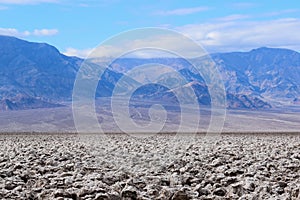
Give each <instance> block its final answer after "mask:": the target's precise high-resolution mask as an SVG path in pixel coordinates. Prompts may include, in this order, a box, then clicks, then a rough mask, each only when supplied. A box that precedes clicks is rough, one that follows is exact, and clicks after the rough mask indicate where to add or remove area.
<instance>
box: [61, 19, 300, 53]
mask: <svg viewBox="0 0 300 200" xmlns="http://www.w3.org/2000/svg"><path fill="white" fill-rule="evenodd" d="M236 16H237V17H232V18H231V19H230V17H227V20H220V19H217V20H214V21H210V22H207V23H202V24H190V25H185V26H181V27H176V28H174V29H175V30H177V31H179V32H180V33H183V34H184V35H186V36H189V37H190V38H192V39H193V40H194V41H196V42H197V43H198V44H200V45H201V46H203V47H204V48H205V49H206V50H207V51H208V52H210V53H213V52H229V51H248V50H251V49H254V48H259V47H263V46H267V47H277V48H289V49H293V50H296V51H299V50H300V34H299V32H300V19H297V18H283V19H277V20H265V21H255V20H249V19H247V21H245V20H240V18H241V17H240V16H238V15H236ZM224 18H226V17H224ZM124 41H125V42H123V41H120V42H119V41H117V42H115V45H105V46H101V47H99V48H97V52H96V53H95V52H93V49H85V50H78V49H73V48H69V49H67V51H66V52H65V54H66V55H72V56H78V57H83V58H85V57H87V56H88V55H89V54H90V53H91V52H93V53H94V54H93V56H94V57H109V56H112V55H113V56H114V55H118V54H121V53H122V52H126V49H134V48H136V49H139V48H140V47H145V46H148V47H157V46H162V47H164V49H167V50H172V51H174V52H180V53H181V54H182V55H186V53H188V54H189V55H188V56H187V57H189V56H191V57H192V56H194V55H199V49H198V48H195V46H190V44H189V43H187V42H185V40H183V39H181V38H178V37H172V36H170V35H156V36H153V37H151V38H142V39H134V38H133V39H132V38H131V39H129V40H127V41H126V40H124ZM197 51H198V52H197ZM200 53H203V52H200ZM135 55H137V56H141V57H149V54H148V52H146V51H140V52H138V51H137V52H136V54H135ZM152 55H153V54H152ZM156 55H157V54H156ZM160 56H162V57H163V54H160V55H159V54H158V56H157V57H160ZM150 57H151V55H150Z"/></svg>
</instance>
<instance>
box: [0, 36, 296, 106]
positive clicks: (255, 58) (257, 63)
mask: <svg viewBox="0 0 300 200" xmlns="http://www.w3.org/2000/svg"><path fill="white" fill-rule="evenodd" d="M212 59H213V60H214V61H215V63H216V64H217V66H218V68H219V70H220V72H221V75H222V77H223V80H224V84H225V87H226V92H227V103H228V107H229V108H251V109H252V108H254V109H256V108H269V107H270V106H271V104H273V103H274V102H275V103H276V102H290V103H294V104H298V102H299V97H300V54H299V53H297V52H294V51H291V50H286V49H270V48H259V49H256V50H252V51H250V52H244V53H241V52H234V53H222V54H213V55H212ZM82 62H83V60H82V59H80V58H76V57H68V56H65V55H63V54H61V53H60V52H59V51H58V50H57V49H56V48H55V47H53V46H50V45H48V44H44V43H32V42H27V41H24V40H20V39H17V38H14V37H7V36H0V110H18V109H31V108H40V107H54V106H58V105H59V104H60V102H65V101H70V100H71V98H72V90H73V84H74V81H75V78H76V73H77V71H78V69H79V68H80V65H81V63H82ZM148 63H158V64H162V65H166V66H170V67H172V68H174V69H175V70H177V73H179V74H181V75H182V77H184V79H185V81H186V82H184V83H179V81H178V79H176V78H174V76H173V75H172V73H163V74H155V73H158V72H153V73H154V74H152V75H149V74H146V76H152V77H153V76H157V75H159V77H158V79H157V80H158V82H157V84H148V85H144V86H143V87H141V88H139V90H138V91H137V92H136V93H135V95H136V97H138V98H139V99H142V100H145V99H148V98H150V97H151V98H150V100H155V101H156V100H157V101H164V102H168V101H170V103H172V102H174V101H175V96H174V93H173V92H174V91H176V94H179V95H180V97H181V99H183V100H184V101H187V102H189V101H190V100H189V97H190V94H189V93H190V90H187V89H185V88H187V87H190V88H192V89H193V91H194V93H195V95H196V97H197V101H198V102H199V103H200V104H201V105H210V101H211V100H210V96H209V92H208V88H207V86H206V85H205V81H204V80H203V78H202V77H201V76H200V75H199V74H197V73H196V72H195V71H194V70H193V69H192V67H191V65H190V64H189V63H188V62H186V61H185V60H184V59H181V58H152V59H134V58H132V59H130V58H122V59H118V60H116V61H115V62H114V63H113V64H111V65H110V68H109V69H106V71H105V72H104V73H103V75H102V77H101V78H100V81H99V84H98V88H97V90H96V93H95V96H96V97H102V96H107V97H109V96H111V95H112V91H113V89H114V87H115V85H116V83H117V82H118V81H119V79H120V78H121V77H123V73H125V72H126V71H128V70H130V69H132V68H134V67H135V66H138V65H143V64H148ZM95 66H96V65H95ZM146 76H145V77H144V79H147V77H146ZM170 81H171V82H172V81H173V82H174V86H175V85H176V84H177V85H176V86H177V87H176V88H164V89H163V90H162V89H161V88H162V86H161V85H159V84H160V83H161V84H162V85H163V83H170ZM177 82H178V83H177ZM133 85H135V86H136V85H137V86H140V85H141V84H140V83H139V82H138V81H135V80H133V79H131V78H129V77H127V78H126V81H125V82H124V85H123V87H124V90H126V88H127V87H130V86H133ZM276 105H277V104H276Z"/></svg>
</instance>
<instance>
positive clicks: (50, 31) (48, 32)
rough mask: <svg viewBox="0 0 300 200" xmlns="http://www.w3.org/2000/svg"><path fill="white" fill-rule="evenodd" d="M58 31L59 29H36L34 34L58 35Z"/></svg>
mask: <svg viewBox="0 0 300 200" xmlns="http://www.w3.org/2000/svg"><path fill="white" fill-rule="evenodd" d="M57 33H58V30H57V29H40V30H39V29H35V30H34V31H33V33H32V35H35V36H51V35H56V34H57Z"/></svg>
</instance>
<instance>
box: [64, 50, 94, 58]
mask: <svg viewBox="0 0 300 200" xmlns="http://www.w3.org/2000/svg"><path fill="white" fill-rule="evenodd" d="M92 51H93V49H83V50H79V49H75V48H67V50H66V51H65V52H64V53H63V54H65V55H67V56H77V57H79V58H86V57H87V56H88V55H89V54H90V53H91V52H92Z"/></svg>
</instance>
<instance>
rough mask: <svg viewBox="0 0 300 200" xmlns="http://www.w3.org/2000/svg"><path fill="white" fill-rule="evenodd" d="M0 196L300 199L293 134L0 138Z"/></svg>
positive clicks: (298, 153) (298, 143)
mask: <svg viewBox="0 0 300 200" xmlns="http://www.w3.org/2000/svg"><path fill="white" fill-rule="evenodd" d="M0 199H115V200H118V199H161V200H163V199H168V200H169V199H170V200H185V199H280V200H283V199H300V134H284V135H279V134H255V135H253V134H243V135H238V134H235V135H233V134H226V135H222V136H218V137H217V136H215V137H207V136H204V135H199V136H196V137H194V138H191V137H190V138H175V136H173V135H156V136H151V137H145V138H143V137H138V138H135V137H132V136H126V135H113V136H97V135H86V136H83V135H75V134H74V135H66V134H65V135H55V134H46V135H45V134H44V135H39V134H33V135H28V134H27V135H20V134H19V135H13V134H5V135H3V134H2V135H0Z"/></svg>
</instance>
